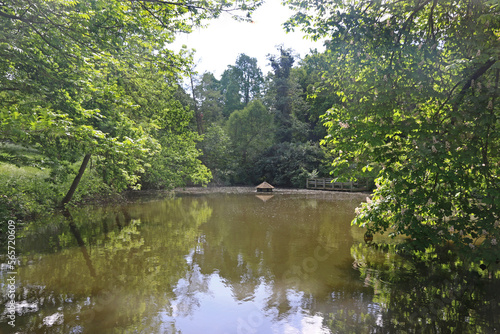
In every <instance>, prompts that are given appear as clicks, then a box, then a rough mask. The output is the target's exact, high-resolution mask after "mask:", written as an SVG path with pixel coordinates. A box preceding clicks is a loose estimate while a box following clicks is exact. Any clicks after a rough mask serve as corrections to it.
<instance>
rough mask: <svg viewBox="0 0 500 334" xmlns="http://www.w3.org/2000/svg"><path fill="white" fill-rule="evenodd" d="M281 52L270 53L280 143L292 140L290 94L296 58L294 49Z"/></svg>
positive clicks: (277, 136)
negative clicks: (291, 77)
mask: <svg viewBox="0 0 500 334" xmlns="http://www.w3.org/2000/svg"><path fill="white" fill-rule="evenodd" d="M279 51H280V54H279V55H278V56H276V55H270V56H269V61H270V62H271V67H272V68H273V72H274V77H273V86H274V91H275V101H274V108H275V110H276V113H275V121H276V126H277V133H276V140H277V141H278V142H280V143H282V142H290V141H291V140H292V116H291V115H292V99H291V96H290V86H291V84H290V80H289V78H290V71H291V69H292V66H293V63H294V62H295V59H294V57H293V55H292V50H290V49H283V48H282V47H281V48H280V49H279Z"/></svg>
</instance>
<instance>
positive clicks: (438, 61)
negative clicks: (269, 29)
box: [287, 0, 500, 261]
mask: <svg viewBox="0 0 500 334" xmlns="http://www.w3.org/2000/svg"><path fill="white" fill-rule="evenodd" d="M287 3H288V4H289V5H290V6H291V7H292V8H293V9H295V10H297V14H296V15H295V16H294V17H293V18H292V20H291V21H289V22H288V28H289V29H291V28H293V27H294V26H301V27H302V29H303V30H304V31H306V32H307V33H308V34H309V35H310V36H312V37H313V38H320V37H328V38H330V39H331V40H330V42H328V43H327V51H326V53H325V55H326V57H327V61H328V63H329V69H328V70H327V71H325V72H324V73H323V74H322V76H321V82H318V83H317V85H316V86H317V88H318V92H319V93H324V90H325V89H326V90H328V91H329V92H330V94H335V95H336V96H337V97H338V101H332V102H333V104H332V106H331V109H330V110H329V111H328V112H327V113H326V114H325V116H324V120H325V122H326V125H327V126H328V129H329V130H328V131H329V136H328V138H327V141H328V142H329V143H330V144H331V145H332V146H333V147H334V154H335V156H336V157H337V158H336V159H335V161H334V167H335V168H336V170H342V169H344V168H345V166H346V165H351V166H358V167H359V169H360V170H361V169H363V170H365V171H366V170H369V169H371V168H373V167H380V168H381V171H380V173H379V178H378V182H377V183H378V189H377V190H376V191H375V194H374V196H373V200H371V201H369V202H368V203H366V204H365V205H364V206H363V208H362V209H361V210H360V211H359V213H358V215H357V218H356V222H357V223H358V224H362V225H366V226H367V227H368V229H369V230H371V231H376V232H384V231H387V230H391V231H393V232H394V233H395V234H403V235H407V236H409V237H411V239H412V240H413V242H412V243H409V244H408V245H411V247H413V248H415V249H419V250H423V249H425V248H428V247H429V246H431V245H439V244H442V243H444V242H447V241H449V240H451V241H452V242H453V243H454V244H455V246H456V247H458V248H459V249H462V250H465V251H466V252H467V253H470V251H472V250H479V253H478V254H479V256H480V257H481V258H483V259H485V260H486V261H493V260H495V258H496V257H497V256H498V245H497V243H498V240H499V239H500V229H499V228H498V227H499V226H498V225H499V222H500V217H499V214H500V211H499V206H500V181H499V178H498V177H499V174H500V155H499V153H500V128H499V126H500V122H499V116H500V107H499V103H498V98H497V97H498V95H499V89H498V88H499V87H498V84H499V79H500V65H499V64H500V63H499V61H498V60H499V59H498V57H499V54H500V53H499V49H500V39H499V37H500V15H499V14H500V13H499V11H500V6H499V3H498V1H487V2H486V1H470V0H439V1H438V0H435V1H431V0H418V1H389V2H373V1H331V2H317V1H308V0H304V1H302V0H298V1H295V0H289V1H287ZM364 162H368V163H366V164H365V163H364ZM358 173H359V171H358ZM358 175H359V174H358ZM482 240H484V242H482V244H481V245H480V246H479V244H480V243H481V241H482Z"/></svg>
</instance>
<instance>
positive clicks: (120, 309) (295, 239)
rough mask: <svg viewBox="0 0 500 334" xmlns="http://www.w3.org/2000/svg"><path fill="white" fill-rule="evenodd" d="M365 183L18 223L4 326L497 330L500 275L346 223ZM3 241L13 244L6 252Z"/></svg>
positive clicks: (213, 196)
mask: <svg viewBox="0 0 500 334" xmlns="http://www.w3.org/2000/svg"><path fill="white" fill-rule="evenodd" d="M365 197H366V194H345V193H333V192H321V191H317V192H313V191H310V192H304V193H302V192H293V191H292V192H286V191H283V192H277V193H273V194H256V193H253V192H249V191H242V192H239V193H221V192H219V193H195V194H192V193H185V194H182V193H181V194H178V195H177V196H175V197H174V198H163V199H145V198H137V199H136V201H135V202H133V203H132V204H127V205H119V206H116V205H115V206H105V207H86V208H83V209H78V210H76V209H74V210H71V212H70V213H69V214H66V215H65V216H63V215H56V216H54V217H52V218H51V219H49V220H45V221H42V222H33V223H30V224H28V225H27V226H26V227H25V228H24V229H22V230H19V231H17V235H16V241H17V243H16V252H17V253H18V254H19V255H20V256H19V262H18V265H17V267H16V268H15V270H16V271H15V275H14V276H15V279H16V284H15V287H16V290H15V301H16V303H15V311H16V316H15V327H12V326H10V325H9V321H10V320H9V317H8V315H9V313H8V301H9V297H8V294H7V293H6V286H7V285H8V283H9V282H8V279H9V278H10V277H11V276H12V274H11V273H12V271H11V270H10V269H9V268H7V265H6V262H7V258H6V256H5V255H2V256H3V257H2V258H0V259H1V262H3V265H2V270H1V271H0V283H1V284H2V296H1V297H2V300H1V301H2V306H0V333H11V332H12V333H14V332H17V333H30V334H31V333H185V334H186V333H204V334H208V333H217V334H224V333H238V334H239V333H314V334H315V333H414V332H418V333H420V332H424V333H427V332H428V333H448V332H459V333H479V332H482V333H490V332H492V333H493V332H495V331H496V330H499V329H500V322H499V320H498V317H497V316H498V314H500V313H499V311H500V306H499V298H498V296H499V291H500V285H499V284H498V280H496V279H495V277H494V275H493V277H492V276H491V274H490V275H489V276H488V274H487V273H484V272H481V273H478V272H470V271H468V272H466V273H464V272H461V271H460V266H459V265H458V264H457V263H455V262H454V263H451V264H449V265H447V266H446V265H445V266H443V265H442V264H439V265H438V264H436V266H434V267H431V268H429V267H425V268H423V267H421V266H419V265H416V264H413V263H411V262H409V261H408V260H405V259H404V258H402V257H400V256H398V255H396V254H395V252H394V251H393V250H392V248H391V247H378V246H377V245H376V244H366V243H365V242H364V240H363V230H362V229H360V228H358V227H353V226H351V225H350V222H351V220H352V218H353V217H354V209H355V208H356V207H357V206H358V205H359V204H360V203H361V202H362V201H363V200H364V199H365ZM5 253H6V251H4V254H5Z"/></svg>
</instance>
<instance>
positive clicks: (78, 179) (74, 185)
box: [61, 153, 92, 207]
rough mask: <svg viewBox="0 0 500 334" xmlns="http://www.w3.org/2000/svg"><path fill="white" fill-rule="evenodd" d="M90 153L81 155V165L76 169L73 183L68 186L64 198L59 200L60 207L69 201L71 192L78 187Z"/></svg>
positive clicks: (71, 196) (71, 195)
mask: <svg viewBox="0 0 500 334" xmlns="http://www.w3.org/2000/svg"><path fill="white" fill-rule="evenodd" d="M91 156H92V154H90V153H89V154H86V155H85V157H83V161H82V165H81V166H80V170H79V171H78V174H76V176H75V179H74V180H73V183H72V184H71V187H69V190H68V193H67V194H66V196H64V199H63V200H62V202H61V207H64V206H65V205H66V204H68V203H69V201H71V198H73V194H74V193H75V191H76V188H77V187H78V184H79V183H80V180H81V179H82V176H83V173H84V172H85V169H86V168H87V164H88V163H89V160H90V157H91Z"/></svg>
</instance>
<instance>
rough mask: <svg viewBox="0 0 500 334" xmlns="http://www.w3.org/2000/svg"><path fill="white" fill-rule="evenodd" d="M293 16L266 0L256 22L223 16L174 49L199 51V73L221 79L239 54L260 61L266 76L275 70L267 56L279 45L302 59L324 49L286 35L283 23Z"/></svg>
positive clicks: (277, 3)
mask: <svg viewBox="0 0 500 334" xmlns="http://www.w3.org/2000/svg"><path fill="white" fill-rule="evenodd" d="M292 14H293V12H292V11H290V10H289V9H288V8H287V7H284V6H282V5H281V2H280V0H266V3H265V4H264V5H262V6H261V7H260V8H259V9H258V10H257V11H256V12H255V13H254V15H253V23H249V22H237V21H235V20H233V19H232V18H230V17H229V15H222V16H221V17H219V18H218V19H216V20H212V21H210V25H209V26H208V28H203V29H198V30H196V31H194V32H193V33H191V34H183V35H181V36H179V37H178V39H177V41H176V43H175V44H174V48H178V47H179V46H180V45H182V44H185V45H186V46H187V47H188V48H194V49H196V54H195V63H196V64H197V67H196V70H197V71H198V72H199V73H203V72H205V71H209V72H212V73H214V74H215V76H216V77H217V78H220V75H221V74H222V72H224V70H225V69H226V68H227V66H228V65H234V64H235V62H236V58H237V57H238V54H240V53H245V54H246V55H248V56H250V57H253V58H257V61H258V65H259V67H260V68H261V69H262V72H263V73H264V74H265V73H267V72H268V71H270V70H271V68H270V66H268V60H267V58H266V56H267V55H268V54H277V52H278V51H277V48H276V46H278V45H281V44H282V45H284V47H285V48H292V49H293V50H295V52H296V53H298V54H299V55H300V56H301V57H304V56H305V55H306V54H307V53H309V50H310V49H315V48H317V49H318V50H323V43H322V42H313V41H311V40H308V39H304V38H303V36H304V34H303V33H301V32H294V33H288V34H287V33H286V32H285V31H284V29H283V23H284V22H285V21H286V20H287V19H288V18H289V17H290V16H291V15H292Z"/></svg>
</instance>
